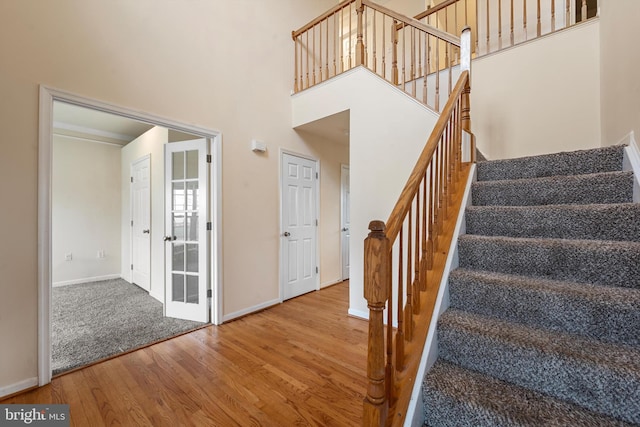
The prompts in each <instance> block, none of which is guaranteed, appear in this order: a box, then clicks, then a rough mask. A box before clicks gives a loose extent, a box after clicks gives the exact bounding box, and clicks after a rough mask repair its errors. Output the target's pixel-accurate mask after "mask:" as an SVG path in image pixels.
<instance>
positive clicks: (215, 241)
mask: <svg viewBox="0 0 640 427" xmlns="http://www.w3.org/2000/svg"><path fill="white" fill-rule="evenodd" d="M54 101H62V102H66V103H70V104H75V105H78V106H80V107H85V108H91V109H94V110H98V111H103V112H106V113H112V114H117V115H119V116H124V117H128V118H131V119H135V120H140V121H143V122H147V123H150V124H154V125H157V126H163V127H167V128H171V129H175V130H178V131H182V132H186V133H190V134H193V135H196V136H201V137H204V138H209V140H210V141H211V151H212V152H211V154H212V158H213V160H212V168H213V171H212V173H211V182H210V183H209V185H210V194H211V197H210V200H211V202H210V212H211V216H212V219H211V221H212V228H213V230H212V236H211V238H212V244H211V251H210V252H211V257H210V262H211V282H212V283H211V289H212V295H213V300H212V304H211V321H212V323H214V324H216V325H218V324H220V323H222V277H223V276H222V134H221V133H220V132H219V131H217V130H214V129H209V128H204V127H199V126H194V125H188V124H184V123H180V122H176V121H173V120H171V119H167V118H164V117H160V116H156V115H153V114H149V113H145V112H141V111H136V110H133V109H130V108H126V107H121V106H118V105H114V104H109V103H106V102H102V101H97V100H95V99H90V98H87V97H84V96H80V95H75V94H73V93H70V92H66V91H62V90H58V89H54V88H50V87H47V86H44V85H40V107H39V113H40V114H39V122H38V385H40V386H43V385H45V384H48V383H50V382H51V172H52V171H51V169H52V168H51V164H52V151H53V150H52V147H53V102H54ZM163 229H164V227H163Z"/></svg>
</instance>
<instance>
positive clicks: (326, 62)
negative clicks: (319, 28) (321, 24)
mask: <svg viewBox="0 0 640 427" xmlns="http://www.w3.org/2000/svg"><path fill="white" fill-rule="evenodd" d="M326 24H327V31H325V40H324V47H325V50H326V51H327V54H326V57H325V63H324V69H325V70H326V73H327V79H329V18H327V21H326Z"/></svg>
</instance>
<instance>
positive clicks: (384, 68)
mask: <svg viewBox="0 0 640 427" xmlns="http://www.w3.org/2000/svg"><path fill="white" fill-rule="evenodd" d="M386 19H387V15H385V14H384V13H383V14H382V78H383V79H386V78H387V61H386V58H387V50H386V49H385V45H386V40H387V35H386V34H385V33H386V30H385V29H386V28H387V27H386V26H385V25H384V24H385V22H386Z"/></svg>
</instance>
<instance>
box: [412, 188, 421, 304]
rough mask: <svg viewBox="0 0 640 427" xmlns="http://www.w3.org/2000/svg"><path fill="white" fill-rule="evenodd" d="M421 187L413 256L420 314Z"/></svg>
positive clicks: (416, 296) (414, 295) (414, 285)
mask: <svg viewBox="0 0 640 427" xmlns="http://www.w3.org/2000/svg"><path fill="white" fill-rule="evenodd" d="M421 224H422V222H421V220H420V188H418V191H417V194H416V232H415V233H416V236H415V242H416V243H415V245H414V249H415V255H414V258H413V267H414V273H413V283H412V286H413V314H420V225H421Z"/></svg>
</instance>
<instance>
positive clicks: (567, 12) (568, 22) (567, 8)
mask: <svg viewBox="0 0 640 427" xmlns="http://www.w3.org/2000/svg"><path fill="white" fill-rule="evenodd" d="M569 1H570V0H565V2H564V19H565V28H569V26H570V25H571V7H570V6H571V4H570V3H569Z"/></svg>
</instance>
